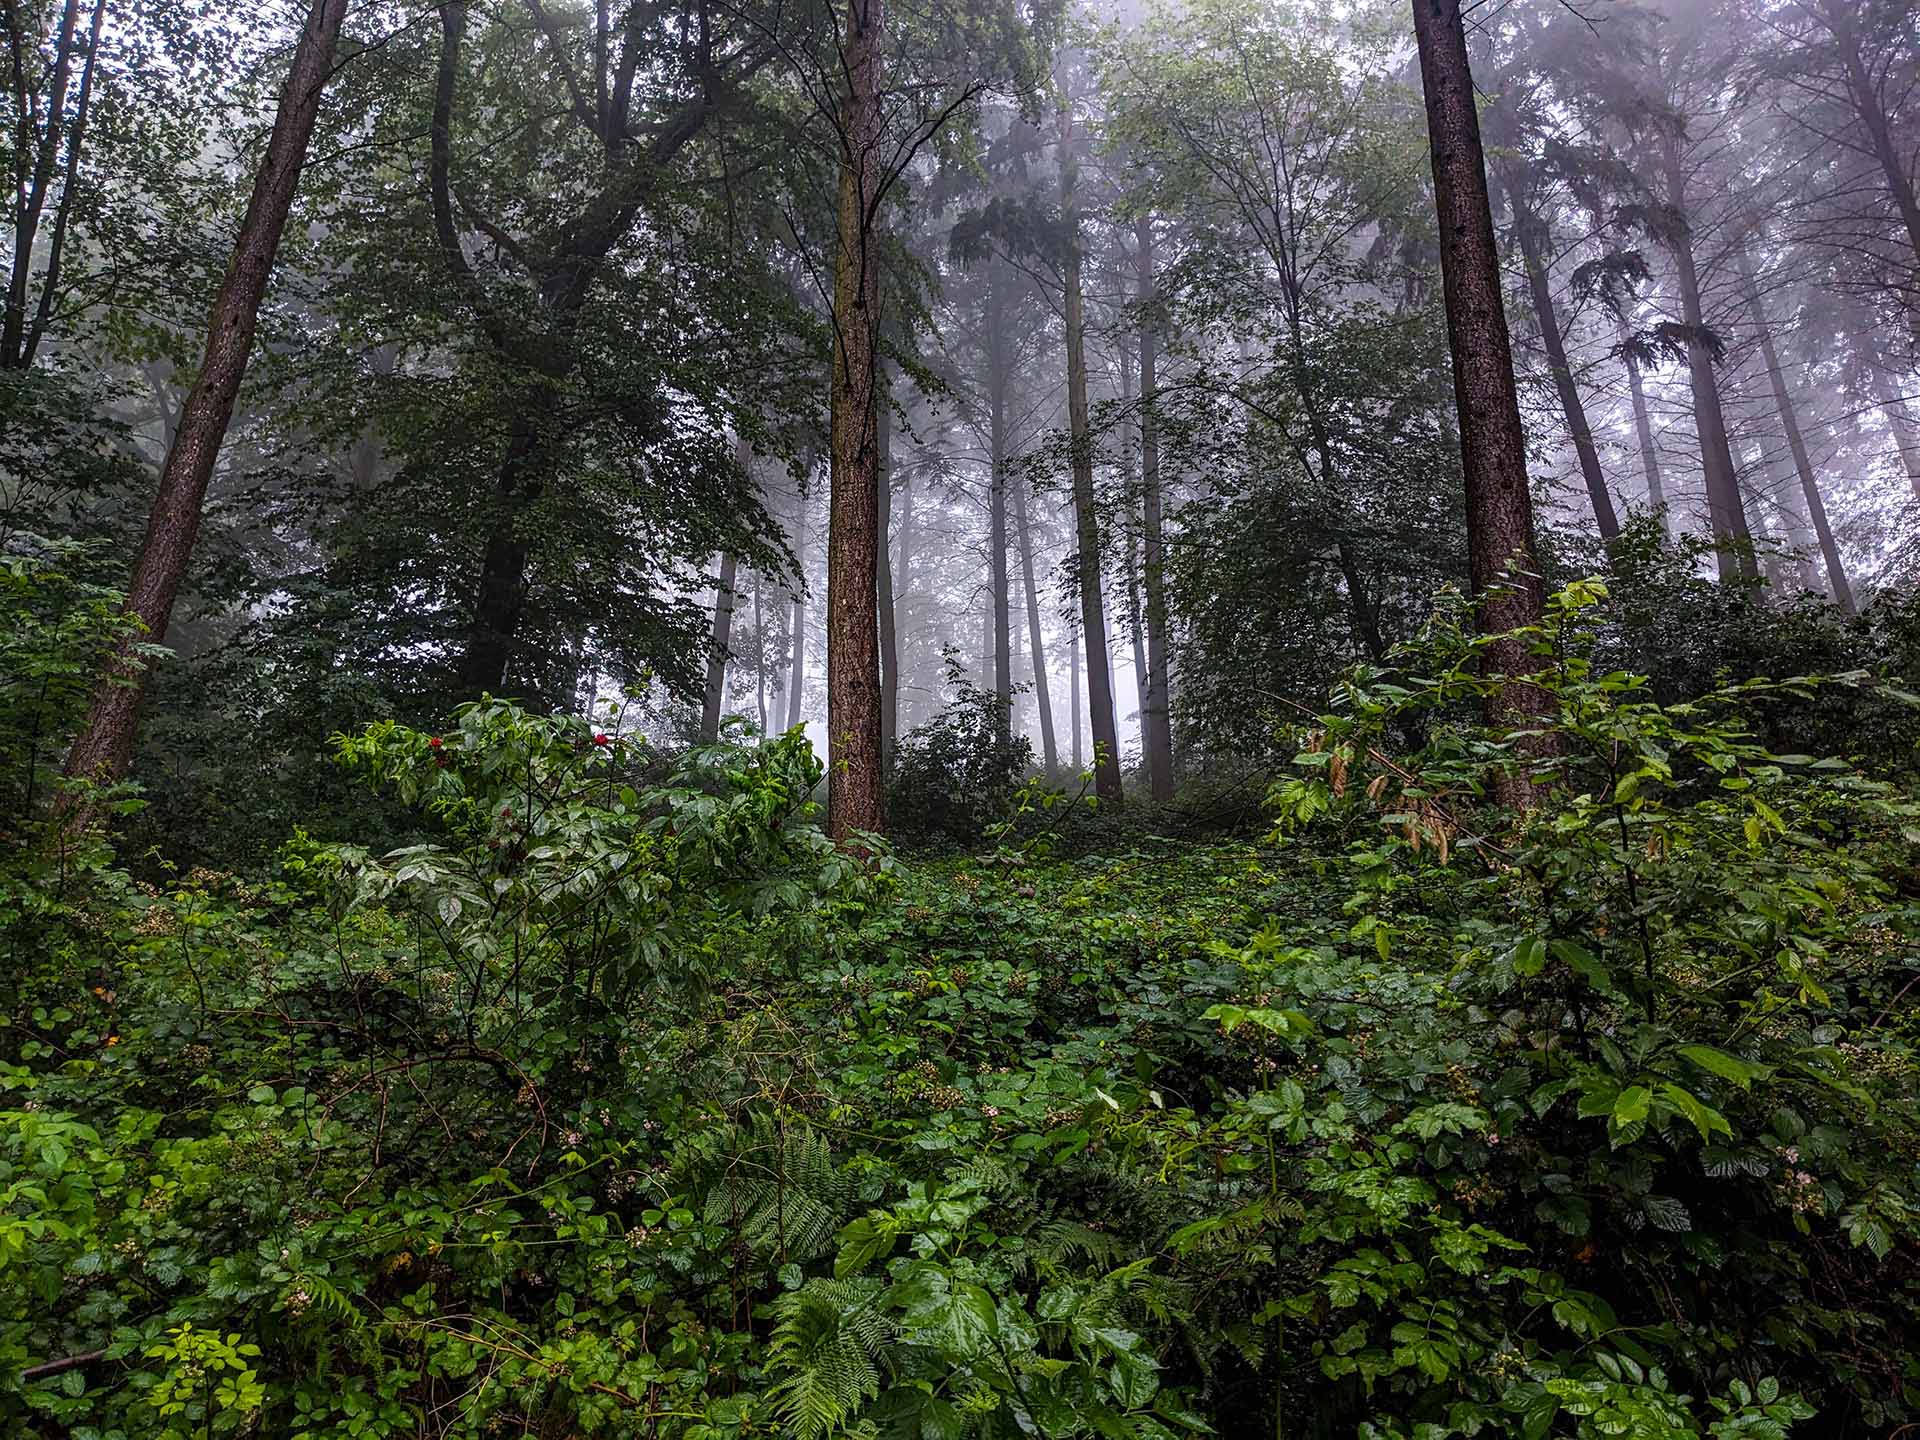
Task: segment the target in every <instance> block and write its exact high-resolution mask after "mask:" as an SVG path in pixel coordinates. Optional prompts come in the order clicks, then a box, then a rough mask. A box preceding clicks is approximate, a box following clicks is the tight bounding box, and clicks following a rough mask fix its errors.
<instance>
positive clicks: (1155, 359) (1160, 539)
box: [1134, 215, 1173, 803]
mask: <svg viewBox="0 0 1920 1440" xmlns="http://www.w3.org/2000/svg"><path fill="white" fill-rule="evenodd" d="M1134 234H1135V236H1136V238H1137V240H1138V242H1139V277H1138V278H1139V286H1140V306H1141V309H1140V535H1141V550H1142V555H1141V569H1142V572H1143V575H1142V578H1143V581H1144V583H1145V586H1146V592H1147V614H1146V622H1147V673H1146V684H1145V693H1144V694H1143V695H1142V696H1141V701H1140V748H1141V749H1142V750H1144V751H1145V752H1146V762H1147V786H1148V789H1149V791H1150V793H1151V794H1152V795H1153V798H1154V800H1155V801H1157V802H1161V803H1165V802H1166V801H1168V800H1171V799H1172V798H1173V713H1172V710H1173V707H1172V685H1171V683H1170V679H1169V676H1168V673H1167V667H1168V663H1169V646H1168V644H1167V541H1166V516H1165V504H1164V500H1163V497H1162V494H1161V490H1160V423H1159V418H1158V416H1157V415H1156V413H1155V409H1154V407H1155V404H1156V403H1157V397H1158V395H1159V390H1160V375H1159V355H1158V348H1159V339H1160V335H1159V330H1158V328H1157V321H1156V318H1155V315H1154V309H1153V306H1154V300H1155V290H1154V277H1153V219H1152V217H1151V216H1147V215H1142V216H1141V217H1140V219H1139V220H1138V221H1137V222H1136V223H1135V226H1134Z"/></svg>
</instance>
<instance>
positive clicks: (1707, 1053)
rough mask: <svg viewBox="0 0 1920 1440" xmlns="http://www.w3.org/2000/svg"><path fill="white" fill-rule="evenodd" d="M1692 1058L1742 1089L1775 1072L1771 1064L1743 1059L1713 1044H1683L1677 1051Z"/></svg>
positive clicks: (1696, 1063) (1709, 1071)
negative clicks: (1718, 1048) (1714, 1046)
mask: <svg viewBox="0 0 1920 1440" xmlns="http://www.w3.org/2000/svg"><path fill="white" fill-rule="evenodd" d="M1676 1053H1678V1054H1679V1055H1681V1056H1683V1057H1684V1058H1686V1059H1688V1060H1691V1061H1692V1062H1693V1063H1694V1064H1695V1065H1698V1066H1699V1067H1700V1068H1701V1069H1702V1070H1705V1071H1707V1072H1708V1073H1710V1074H1713V1075H1718V1076H1719V1077H1720V1078H1721V1079H1722V1080H1731V1081H1732V1082H1733V1083H1734V1084H1736V1085H1738V1086H1739V1087H1740V1088H1741V1089H1742V1090H1745V1089H1746V1088H1747V1087H1748V1086H1750V1085H1752V1084H1753V1082H1754V1081H1756V1080H1765V1079H1766V1078H1767V1077H1768V1076H1770V1075H1772V1074H1773V1067H1772V1066H1771V1065H1762V1064H1760V1063H1759V1062H1758V1061H1755V1060H1742V1059H1740V1058H1739V1057H1738V1056H1735V1055H1729V1054H1727V1052H1726V1051H1724V1050H1716V1049H1714V1048H1713V1047H1712V1046H1711V1045H1682V1046H1680V1047H1679V1049H1678V1051H1677V1052H1676Z"/></svg>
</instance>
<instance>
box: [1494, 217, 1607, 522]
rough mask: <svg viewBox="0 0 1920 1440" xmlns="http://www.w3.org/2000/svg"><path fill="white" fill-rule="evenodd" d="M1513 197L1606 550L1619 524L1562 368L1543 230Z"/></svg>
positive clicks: (1544, 335)
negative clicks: (1606, 545)
mask: <svg viewBox="0 0 1920 1440" xmlns="http://www.w3.org/2000/svg"><path fill="white" fill-rule="evenodd" d="M1518 194H1519V192H1518V189H1517V188H1510V189H1509V191H1508V201H1509V203H1510V204H1511V205H1512V206H1513V229H1514V235H1515V237H1516V238H1517V239H1518V240H1519V242H1520V255H1521V259H1522V260H1523V261H1524V262H1525V264H1526V270H1527V287H1528V289H1529V290H1530V291H1531V292H1532V295H1533V313H1534V317H1535V319H1537V320H1538V321H1539V323H1540V343H1541V344H1542V345H1544V346H1545V347H1546V351H1547V368H1548V369H1549V370H1551V371H1552V372H1553V389H1554V393H1555V394H1556V395H1557V396H1559V398H1560V412H1561V414H1563V415H1564V416H1566V420H1567V431H1568V433H1569V434H1571V435H1572V437H1573V453H1574V454H1575V455H1576V456H1578V457H1579V460H1580V475H1581V477H1582V478H1583V479H1584V480H1585V481H1586V482H1587V500H1588V503H1590V504H1591V505H1592V506H1593V518H1594V522H1595V523H1596V524H1597V525H1598V526H1599V527H1600V538H1601V539H1602V540H1603V541H1605V542H1606V543H1607V544H1609V545H1611V544H1612V543H1613V542H1614V541H1615V540H1618V539H1619V538H1620V520H1619V517H1618V516H1616V515H1615V514H1614V511H1613V496H1612V495H1611V494H1609V493H1608V491H1607V480H1606V476H1605V475H1604V474H1603V473H1602V471H1601V469H1600V452H1599V450H1598V449H1597V448H1595V446H1594V443H1593V427H1592V426H1591V425H1589V424H1588V423H1587V407H1586V405H1585V404H1584V403H1583V402H1582V401H1581V399H1580V387H1579V386H1578V385H1576V384H1574V383H1573V367H1572V366H1571V365H1569V364H1568V363H1567V346H1566V341H1565V340H1564V339H1563V338H1562V336H1561V334H1560V317H1559V316H1558V315H1556V314H1555V313H1554V309H1553V287H1552V286H1551V285H1550V284H1549V283H1548V279H1547V257H1546V249H1545V241H1546V237H1547V227H1546V224H1545V222H1543V221H1542V220H1541V219H1540V217H1539V216H1537V215H1535V214H1534V213H1533V212H1532V211H1531V210H1529V209H1527V207H1526V206H1525V205H1523V204H1522V203H1521V202H1520V200H1519V198H1518Z"/></svg>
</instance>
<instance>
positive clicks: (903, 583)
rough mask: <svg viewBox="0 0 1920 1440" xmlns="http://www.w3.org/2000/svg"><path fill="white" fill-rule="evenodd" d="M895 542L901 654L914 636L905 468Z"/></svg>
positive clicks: (909, 487) (909, 488)
mask: <svg viewBox="0 0 1920 1440" xmlns="http://www.w3.org/2000/svg"><path fill="white" fill-rule="evenodd" d="M898 545H899V557H900V558H899V560H898V561H897V562H896V564H895V568H894V575H895V577H896V579H897V584H898V588H897V589H896V590H895V592H894V610H895V624H896V626H897V630H896V635H897V639H896V641H895V649H896V653H897V654H898V655H900V656H901V657H904V656H905V655H906V653H907V642H908V641H911V640H912V639H913V625H912V618H913V612H912V610H911V608H910V607H911V603H912V596H913V473H912V471H911V470H909V471H908V472H907V476H906V483H905V484H903V485H902V486H901V487H900V539H899V541H898ZM900 663H901V664H902V666H903V667H904V665H905V663H906V662H905V659H904V658H902V659H901V662H900ZM901 673H902V675H904V674H905V671H904V669H903V670H902V672H901ZM900 690H901V683H900V682H898V681H896V682H895V684H894V688H893V699H894V703H895V704H896V705H897V704H898V703H899V700H900ZM908 728H909V729H911V728H912V727H911V726H909V727H908ZM899 733H900V721H899V718H898V716H897V714H896V716H895V719H894V734H895V735H896V736H898V734H899Z"/></svg>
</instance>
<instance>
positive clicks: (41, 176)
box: [0, 0, 80, 369]
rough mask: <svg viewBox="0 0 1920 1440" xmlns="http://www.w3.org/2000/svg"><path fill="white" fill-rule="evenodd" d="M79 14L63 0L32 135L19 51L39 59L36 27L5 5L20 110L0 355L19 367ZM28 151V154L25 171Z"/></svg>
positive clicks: (74, 2) (71, 1) (74, 3)
mask: <svg viewBox="0 0 1920 1440" xmlns="http://www.w3.org/2000/svg"><path fill="white" fill-rule="evenodd" d="M79 14H80V6H79V0H66V3H65V4H64V5H63V6H62V7H61V10H60V26H59V29H58V31H57V32H56V33H55V36H54V42H53V57H54V58H53V71H52V83H51V85H50V87H49V90H48V94H47V113H46V118H45V119H44V121H42V122H41V129H40V132H39V134H38V135H35V134H34V120H35V115H34V108H35V107H34V105H33V104H32V102H31V100H30V97H29V94H28V91H27V87H28V85H29V84H30V83H31V82H29V81H28V80H27V78H26V77H25V76H24V75H23V74H22V73H21V70H20V51H21V49H22V47H23V46H25V45H27V44H29V43H32V44H33V45H34V59H36V60H38V59H39V51H38V43H37V42H38V39H39V36H38V33H37V32H38V29H39V27H38V26H37V25H36V26H35V27H34V30H35V32H36V33H34V34H32V35H26V36H23V35H22V34H21V28H22V23H23V17H22V16H21V15H20V14H19V13H18V11H17V9H16V7H15V6H14V5H13V4H11V3H9V4H8V5H7V9H6V22H7V29H8V31H9V32H10V35H9V38H10V40H11V41H12V45H13V64H14V74H13V80H14V84H15V86H16V87H17V91H16V94H15V96H14V107H15V108H16V109H17V110H18V111H19V112H20V113H19V115H18V116H17V117H16V119H17V121H18V132H17V134H16V136H15V139H14V207H13V208H14V219H13V272H12V274H11V275H9V276H8V282H7V308H6V318H5V320H4V322H0V361H4V363H5V365H6V367H7V368H9V369H14V368H23V367H24V366H25V364H26V361H25V359H24V355H25V351H26V331H27V290H28V287H29V286H30V284H31V283H32V277H33V244H34V238H35V236H36V235H37V234H38V232H39V229H40V220H41V217H42V216H43V215H44V214H45V213H46V205H47V191H48V189H49V187H51V186H52V184H53V172H54V166H55V163H56V162H57V161H58V159H59V156H60V137H61V132H62V131H63V130H64V128H65V121H66V109H67V84H68V82H69V81H70V80H71V78H72V76H73V52H74V23H75V21H76V20H77V19H78V18H79ZM29 155H31V156H32V164H31V170H30V172H29V166H28V157H29ZM29 175H30V178H29Z"/></svg>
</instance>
